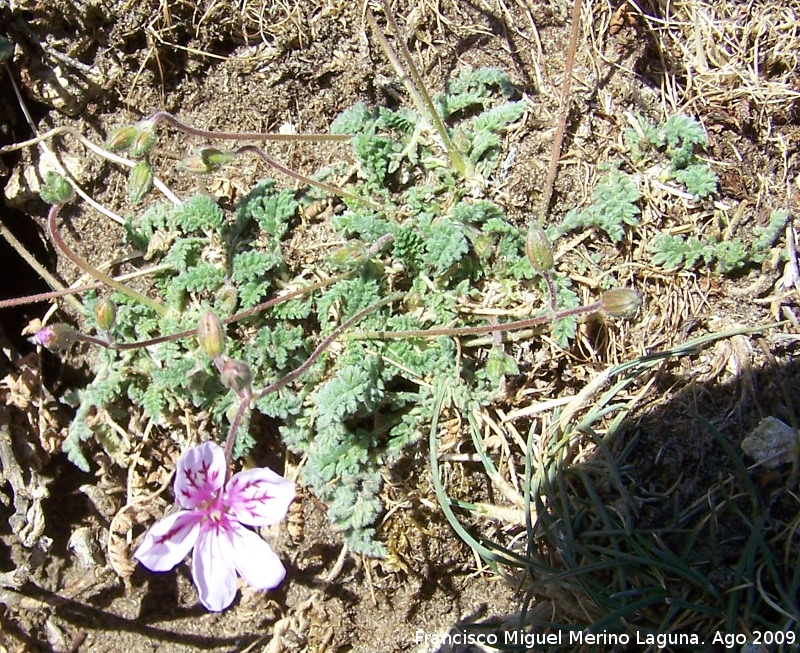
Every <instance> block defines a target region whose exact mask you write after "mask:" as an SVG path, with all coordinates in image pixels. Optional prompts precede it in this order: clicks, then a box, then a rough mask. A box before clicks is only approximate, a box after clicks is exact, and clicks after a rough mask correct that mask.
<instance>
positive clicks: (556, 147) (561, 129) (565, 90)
mask: <svg viewBox="0 0 800 653" xmlns="http://www.w3.org/2000/svg"><path fill="white" fill-rule="evenodd" d="M574 3H575V4H574V5H573V7H572V32H571V33H570V37H569V45H568V46H567V59H566V64H565V66H564V81H563V82H562V84H561V113H560V115H559V117H558V126H557V127H556V133H555V136H554V137H553V151H552V154H551V155H550V167H549V168H548V170H547V178H546V179H545V182H544V191H543V195H542V205H541V206H542V208H541V215H542V216H545V215H547V214H548V212H549V211H550V202H551V201H552V200H553V189H554V188H555V183H556V173H557V172H558V161H559V159H560V157H561V146H562V144H563V143H564V134H565V133H566V130H567V115H569V97H570V96H569V91H570V86H571V85H572V68H573V66H574V64H575V50H576V48H577V45H578V33H579V32H580V25H581V4H582V0H574Z"/></svg>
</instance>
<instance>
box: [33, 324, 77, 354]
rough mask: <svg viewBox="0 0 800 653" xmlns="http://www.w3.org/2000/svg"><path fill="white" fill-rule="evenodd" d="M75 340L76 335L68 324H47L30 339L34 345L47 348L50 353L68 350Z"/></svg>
mask: <svg viewBox="0 0 800 653" xmlns="http://www.w3.org/2000/svg"><path fill="white" fill-rule="evenodd" d="M76 340H77V334H76V333H75V329H73V328H72V327H71V326H69V324H61V323H56V324H48V325H47V326H46V327H43V328H41V329H39V331H37V332H36V333H35V334H34V336H33V337H32V338H31V342H32V343H33V344H34V345H40V346H42V347H47V348H48V349H49V350H50V351H63V350H65V349H68V348H69V347H70V345H72V343H74V342H75V341H76Z"/></svg>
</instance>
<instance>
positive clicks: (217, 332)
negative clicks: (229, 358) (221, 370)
mask: <svg viewBox="0 0 800 653" xmlns="http://www.w3.org/2000/svg"><path fill="white" fill-rule="evenodd" d="M197 341H198V342H199V343H200V347H201V348H202V350H203V351H204V352H205V353H206V354H208V356H210V357H211V358H218V357H219V356H222V354H223V353H224V351H225V329H224V327H223V326H222V320H220V319H219V318H218V317H217V315H216V314H215V313H214V312H213V311H206V312H205V313H203V315H202V316H201V317H200V322H198V324H197Z"/></svg>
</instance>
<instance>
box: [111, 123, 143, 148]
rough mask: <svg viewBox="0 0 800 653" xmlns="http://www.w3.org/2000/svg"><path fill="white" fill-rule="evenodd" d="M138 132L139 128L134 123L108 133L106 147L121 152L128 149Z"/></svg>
mask: <svg viewBox="0 0 800 653" xmlns="http://www.w3.org/2000/svg"><path fill="white" fill-rule="evenodd" d="M138 133H139V130H138V129H136V127H134V126H133V125H125V126H124V127H119V128H118V129H115V130H114V131H113V132H111V133H110V134H109V135H108V138H106V144H105V148H106V149H107V150H108V151H109V152H121V151H123V150H127V149H128V148H129V147H130V146H131V145H132V144H133V140H134V139H135V138H136V135H137V134H138Z"/></svg>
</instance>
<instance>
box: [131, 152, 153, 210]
mask: <svg viewBox="0 0 800 653" xmlns="http://www.w3.org/2000/svg"><path fill="white" fill-rule="evenodd" d="M152 189H153V166H151V165H150V164H149V163H148V162H147V161H139V163H137V164H136V165H135V166H134V167H133V169H132V170H131V174H130V176H129V177H128V199H129V200H130V202H131V204H138V203H139V202H141V201H142V199H143V198H144V196H145V195H147V193H149V192H150V191H151V190H152Z"/></svg>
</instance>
